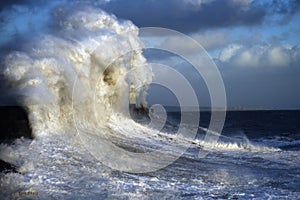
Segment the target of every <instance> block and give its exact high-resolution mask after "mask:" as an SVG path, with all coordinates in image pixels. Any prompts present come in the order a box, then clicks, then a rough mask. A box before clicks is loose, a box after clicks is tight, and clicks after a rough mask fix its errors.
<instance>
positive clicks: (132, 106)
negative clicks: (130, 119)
mask: <svg viewBox="0 0 300 200" xmlns="http://www.w3.org/2000/svg"><path fill="white" fill-rule="evenodd" d="M135 109H136V91H135V87H134V85H133V83H131V84H130V88H129V110H130V112H134V110H135Z"/></svg>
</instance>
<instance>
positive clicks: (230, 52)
mask: <svg viewBox="0 0 300 200" xmlns="http://www.w3.org/2000/svg"><path fill="white" fill-rule="evenodd" d="M242 47H243V46H242V45H238V44H231V45H229V46H228V47H226V48H224V49H223V50H222V51H221V53H220V56H219V59H220V60H221V61H222V62H229V61H230V59H231V58H232V57H233V56H235V55H236V54H237V53H238V51H239V50H240V49H241V48H242Z"/></svg>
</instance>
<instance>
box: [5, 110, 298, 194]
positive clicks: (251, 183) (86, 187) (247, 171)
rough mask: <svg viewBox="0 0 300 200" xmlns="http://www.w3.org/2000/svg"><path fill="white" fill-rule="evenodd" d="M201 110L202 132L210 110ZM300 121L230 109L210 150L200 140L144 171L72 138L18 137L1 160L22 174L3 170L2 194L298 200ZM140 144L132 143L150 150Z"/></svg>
mask: <svg viewBox="0 0 300 200" xmlns="http://www.w3.org/2000/svg"><path fill="white" fill-rule="evenodd" d="M201 116H202V119H203V120H202V121H203V122H202V121H200V124H201V125H200V127H202V128H199V130H198V134H197V138H201V137H202V136H201V135H203V134H204V131H203V130H204V128H205V127H206V126H207V125H208V123H207V122H208V121H209V118H210V113H209V112H201V115H200V117H201ZM179 121H180V113H177V112H170V113H168V125H166V126H165V128H164V130H174V131H176V127H177V126H178V123H179ZM299 121H300V111H229V112H228V113H227V118H226V122H225V126H224V133H222V135H221V136H220V137H219V141H218V144H216V145H215V146H211V149H210V152H209V153H208V154H207V156H205V157H204V158H198V151H199V150H200V148H201V145H198V144H192V145H191V147H190V148H189V149H188V150H187V152H186V153H184V154H183V155H182V156H181V157H180V158H179V159H178V160H176V161H175V162H173V163H171V164H170V165H168V166H166V167H165V168H162V169H160V170H158V171H154V172H149V173H137V174H136V173H128V172H121V171H118V170H113V169H111V168H109V167H107V166H105V165H103V164H102V163H101V162H100V161H99V160H97V159H95V157H93V156H92V155H91V154H90V153H89V152H88V151H87V150H86V149H85V148H84V147H83V146H82V145H80V144H78V143H77V142H75V141H72V140H73V139H72V138H70V137H65V136H63V135H52V136H50V135H49V136H46V137H42V138H37V139H34V140H26V139H18V140H16V142H15V143H14V144H12V145H1V158H3V157H4V158H6V159H5V160H8V161H9V160H10V161H13V162H12V163H15V164H16V165H17V166H19V169H18V171H19V173H5V174H1V192H0V193H1V196H2V197H3V199H11V198H13V197H15V198H16V199H83V198H84V199H298V198H299V194H300V189H299V188H300V181H299V180H300V177H299V174H300V173H299V172H300V168H299V166H300V165H299V164H300V154H299V151H300V123H299ZM171 132H172V131H171ZM170 134H173V133H170ZM118 142H119V143H120V146H121V144H124V143H123V142H122V141H118ZM138 143H141V142H131V143H130V141H129V142H128V141H127V143H126V144H127V147H128V145H131V146H132V148H135V149H139V148H140V149H142V147H141V146H138ZM127 149H128V148H127ZM30 191H31V192H32V193H29V192H30ZM27 193H29V194H27ZM22 195H23V196H22Z"/></svg>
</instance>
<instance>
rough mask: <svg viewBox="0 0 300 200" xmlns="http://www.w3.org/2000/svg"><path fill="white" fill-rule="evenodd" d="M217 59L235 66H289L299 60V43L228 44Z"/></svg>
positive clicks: (294, 64)
mask: <svg viewBox="0 0 300 200" xmlns="http://www.w3.org/2000/svg"><path fill="white" fill-rule="evenodd" d="M218 60H219V61H220V63H223V64H230V65H231V66H236V67H289V66H296V65H297V63H298V62H299V61H300V45H297V46H294V47H291V46H289V45H286V46H282V45H274V46H270V45H265V44H261V45H254V46H244V45H240V44H230V45H228V46H227V47H225V48H224V49H223V50H222V51H221V53H220V55H219V57H218Z"/></svg>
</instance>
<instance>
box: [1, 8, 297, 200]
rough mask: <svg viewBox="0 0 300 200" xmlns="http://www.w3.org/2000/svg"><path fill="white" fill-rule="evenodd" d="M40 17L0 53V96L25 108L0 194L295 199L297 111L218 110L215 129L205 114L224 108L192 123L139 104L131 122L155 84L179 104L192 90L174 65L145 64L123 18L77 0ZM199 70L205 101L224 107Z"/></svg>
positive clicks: (7, 150)
mask: <svg viewBox="0 0 300 200" xmlns="http://www.w3.org/2000/svg"><path fill="white" fill-rule="evenodd" d="M48 17H49V19H48V18H46V19H45V20H49V21H48V23H49V24H48V28H47V29H45V30H43V31H40V32H37V33H34V34H32V35H30V36H28V38H27V39H28V40H25V41H24V42H22V43H20V44H18V45H17V46H16V47H15V49H13V51H9V52H8V53H7V55H2V54H1V68H0V74H1V76H0V77H1V83H3V84H2V85H1V90H3V91H4V92H6V93H5V94H6V95H3V96H1V103H2V101H4V100H5V101H6V102H12V101H10V100H11V99H13V100H14V101H13V102H14V103H16V105H19V106H21V107H23V108H24V110H25V111H26V113H27V115H26V117H27V118H28V122H29V124H30V128H27V129H26V134H28V131H29V130H30V131H32V135H29V136H28V139H26V138H19V139H16V140H15V141H14V142H13V143H2V144H0V160H1V161H4V162H5V163H10V164H11V165H13V166H15V170H13V171H10V172H8V171H2V172H1V174H0V188H1V189H0V197H1V199H72V200H73V199H95V200H96V199H97V200H98V199H122V200H123V199H299V196H300V189H299V188H300V175H299V174H300V173H299V172H300V168H299V166H300V154H299V148H300V146H299V139H300V123H299V122H300V112H299V111H228V112H227V116H226V119H225V123H224V129H223V130H222V131H219V132H218V131H217V130H220V129H218V128H216V126H219V125H220V126H222V125H223V121H222V120H220V121H218V118H217V119H216V118H213V119H212V120H210V118H211V116H222V115H219V114H220V113H216V112H212V113H210V112H201V113H200V119H199V116H198V115H199V112H197V109H196V110H189V111H188V110H185V109H184V112H181V113H178V112H165V110H164V109H162V107H161V106H156V107H155V108H156V109H154V111H153V110H152V109H151V107H150V106H148V107H150V119H151V121H150V120H149V117H145V112H141V113H144V114H138V115H137V118H136V119H134V120H135V121H134V120H133V119H132V117H131V116H132V115H130V113H129V103H132V104H135V105H140V106H141V107H142V108H143V107H144V108H146V107H147V91H148V88H149V85H150V84H151V83H153V80H154V83H156V84H158V83H161V84H163V83H166V84H167V83H170V82H171V85H169V86H170V87H169V89H177V90H174V91H177V92H178V93H174V94H175V96H177V97H182V98H181V99H180V98H179V99H180V100H182V101H183V102H184V103H185V104H182V105H190V104H189V103H190V102H192V101H185V100H197V99H196V95H194V96H192V95H187V93H185V92H186V89H192V87H188V86H190V85H189V84H186V82H185V80H186V79H184V78H183V76H181V75H180V74H179V72H176V73H173V74H171V72H174V71H175V70H173V71H170V70H167V71H166V69H167V68H166V67H164V66H163V65H156V67H158V68H156V71H155V69H154V67H155V65H151V64H150V63H148V62H147V59H146V58H145V57H144V55H143V48H144V43H143V42H142V41H141V38H140V36H139V31H140V29H139V28H138V27H136V26H135V25H134V24H133V23H132V22H130V21H127V20H119V19H117V18H116V17H115V16H113V15H110V14H107V13H106V12H104V11H102V10H101V9H99V8H94V7H92V6H87V5H81V4H72V5H67V4H61V5H53V7H51V8H49V16H48ZM147 30H148V31H149V29H147ZM160 30H161V29H160ZM164 30H165V29H164ZM151 31H152V29H150V32H148V33H152V35H151V34H150V42H151V41H152V42H154V43H155V42H157V40H156V39H157V38H155V37H156V36H157V35H155V34H157V32H155V31H154V32H151ZM165 31H166V30H165ZM164 33H167V32H164ZM169 33H170V32H169ZM153 34H154V35H153ZM145 36H147V34H146V35H145ZM148 36H149V35H148ZM182 37H184V36H182ZM175 46H176V45H175ZM202 52H203V51H202ZM206 56H207V55H206ZM201 59H202V57H201ZM191 60H192V61H194V63H195V62H196V61H197V58H194V59H193V58H192V59H191ZM202 61H207V62H204V63H205V66H207V65H208V64H210V63H212V61H211V60H202ZM152 66H153V68H152ZM211 66H213V65H211ZM160 69H163V70H162V71H159V70H160ZM210 69H212V68H210ZM153 70H154V71H155V72H158V73H157V74H156V75H157V76H159V75H160V74H161V75H162V74H164V73H165V74H167V75H170V76H171V75H177V76H176V77H175V80H171V81H170V80H169V79H168V80H166V79H163V78H162V77H163V76H161V79H155V76H154V77H153ZM202 70H203V71H201V72H203V75H207V76H203V77H204V80H208V83H210V85H207V86H208V90H209V92H210V93H211V95H212V97H214V98H211V103H212V107H214V106H213V105H215V104H214V103H216V106H215V108H220V107H222V105H226V104H224V103H225V100H224V99H223V97H224V95H222V94H221V93H222V92H224V90H222V89H224V88H223V87H221V86H220V85H219V86H220V87H216V88H217V89H219V90H218V91H217V90H213V87H209V86H212V85H218V83H220V82H218V80H216V79H210V78H211V77H210V78H209V75H211V72H213V71H209V72H208V73H207V71H205V69H202ZM217 75H218V76H213V77H218V78H220V74H217ZM177 78H178V81H177ZM2 79H3V80H2ZM165 80H166V82H163V81H165ZM182 80H183V81H182ZM209 80H210V81H209ZM212 80H213V81H212ZM160 81H161V82H160ZM167 81H169V82H167ZM180 81H181V82H180ZM219 81H220V80H219ZM179 83H180V84H179ZM181 83H184V84H186V85H185V86H186V87H183V85H182V84H181ZM131 85H133V86H134V94H132V95H131V96H130V95H129V93H130V91H129V88H130V86H131ZM163 86H166V85H163ZM171 86H172V87H171ZM177 86H178V87H177ZM219 92H221V93H219ZM190 94H194V93H190ZM132 96H133V97H135V98H131V97H132ZM4 97H5V98H4ZM6 97H7V98H6ZM129 97H130V98H129ZM192 97H195V98H192ZM129 99H134V100H133V101H135V102H129ZM222 100H224V101H222ZM179 102H180V101H179ZM192 106H194V105H192ZM195 111H196V112H195ZM152 112H153V113H152ZM217 112H219V111H217ZM214 114H216V115H214ZM223 114H224V113H223ZM22 115H23V114H22ZM2 116H3V118H6V117H5V115H4V114H2ZM12 116H13V115H12ZM1 118H2V117H1ZM5 123H6V122H3V123H2V122H1V127H4V128H6V127H5ZM22 123H23V125H24V124H26V123H27V121H23V122H22ZM14 124H15V123H11V126H14ZM20 124H21V122H20ZM209 124H214V125H216V126H212V127H211V128H212V129H211V128H209V127H210V126H209ZM23 125H20V126H23ZM15 129H19V128H17V127H13V128H7V129H5V130H10V131H11V130H15ZM21 130H22V129H21ZM2 131H3V130H2ZM18 131H19V130H18ZM3 132H4V133H3ZM3 132H2V133H1V135H5V136H7V135H8V134H9V133H6V132H5V131H3ZM24 132H25V129H24ZM16 135H22V134H21V133H18V134H16ZM23 135H25V134H23ZM7 138H8V139H11V137H10V136H7ZM30 138H32V139H30ZM1 141H2V140H1ZM1 163H2V162H1Z"/></svg>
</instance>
